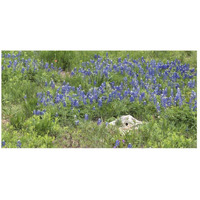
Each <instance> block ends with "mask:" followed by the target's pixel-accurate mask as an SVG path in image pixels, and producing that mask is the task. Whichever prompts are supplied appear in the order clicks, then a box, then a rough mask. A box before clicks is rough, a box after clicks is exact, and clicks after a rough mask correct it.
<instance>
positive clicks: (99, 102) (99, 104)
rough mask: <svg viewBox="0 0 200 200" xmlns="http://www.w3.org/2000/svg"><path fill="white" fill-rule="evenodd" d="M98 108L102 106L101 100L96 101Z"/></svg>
mask: <svg viewBox="0 0 200 200" xmlns="http://www.w3.org/2000/svg"><path fill="white" fill-rule="evenodd" d="M98 106H99V107H101V106H102V100H101V99H99V101H98Z"/></svg>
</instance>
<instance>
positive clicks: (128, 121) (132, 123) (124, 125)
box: [109, 115, 143, 133]
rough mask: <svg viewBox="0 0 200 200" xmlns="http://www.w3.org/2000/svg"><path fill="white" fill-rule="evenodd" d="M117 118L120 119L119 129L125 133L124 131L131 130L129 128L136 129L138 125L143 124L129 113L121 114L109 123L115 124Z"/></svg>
mask: <svg viewBox="0 0 200 200" xmlns="http://www.w3.org/2000/svg"><path fill="white" fill-rule="evenodd" d="M118 120H120V121H121V122H120V123H121V124H120V127H119V130H120V131H121V132H122V133H125V131H128V130H131V129H138V126H139V125H141V124H143V122H141V121H139V120H137V119H135V118H134V117H132V116H131V115H123V116H121V117H120V118H119V119H116V120H114V121H112V122H110V123H109V124H110V125H114V126H115V125H116V123H117V121H118Z"/></svg>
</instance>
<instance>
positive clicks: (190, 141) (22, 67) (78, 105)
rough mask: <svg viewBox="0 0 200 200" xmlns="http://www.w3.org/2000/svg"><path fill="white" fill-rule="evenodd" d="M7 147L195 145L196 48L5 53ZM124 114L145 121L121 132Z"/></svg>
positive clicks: (4, 137)
mask: <svg viewBox="0 0 200 200" xmlns="http://www.w3.org/2000/svg"><path fill="white" fill-rule="evenodd" d="M1 57H2V58H1V59H2V60H1V90H2V91H1V92H2V123H1V140H2V141H1V143H2V144H1V146H2V147H3V148H127V147H128V148H131V147H132V148H196V147H197V52H196V51H108V52H106V51H96V52H95V51H2V56H1ZM122 115H131V116H133V117H134V118H136V119H138V120H140V121H142V122H143V124H142V125H140V126H139V128H138V129H132V130H128V131H126V132H125V133H123V134H122V132H120V131H119V126H120V123H118V124H116V126H112V125H110V124H109V123H110V122H111V121H113V120H115V119H119V117H120V116H122Z"/></svg>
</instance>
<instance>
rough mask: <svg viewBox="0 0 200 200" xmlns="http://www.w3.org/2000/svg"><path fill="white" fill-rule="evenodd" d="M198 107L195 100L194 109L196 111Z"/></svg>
mask: <svg viewBox="0 0 200 200" xmlns="http://www.w3.org/2000/svg"><path fill="white" fill-rule="evenodd" d="M196 109H197V101H195V104H194V107H193V111H195V110H196Z"/></svg>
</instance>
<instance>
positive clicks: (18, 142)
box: [17, 140, 22, 148]
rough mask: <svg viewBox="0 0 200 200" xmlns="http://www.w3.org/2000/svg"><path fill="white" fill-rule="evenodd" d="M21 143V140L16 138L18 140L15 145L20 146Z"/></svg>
mask: <svg viewBox="0 0 200 200" xmlns="http://www.w3.org/2000/svg"><path fill="white" fill-rule="evenodd" d="M21 145H22V143H21V141H20V140H18V141H17V147H18V148H21Z"/></svg>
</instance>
